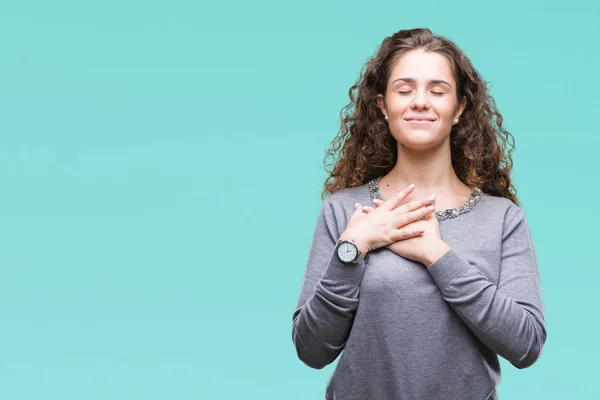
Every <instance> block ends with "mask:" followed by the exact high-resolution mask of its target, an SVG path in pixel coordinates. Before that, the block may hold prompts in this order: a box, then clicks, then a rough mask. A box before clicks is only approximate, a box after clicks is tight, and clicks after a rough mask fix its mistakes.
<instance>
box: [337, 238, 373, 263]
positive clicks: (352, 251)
mask: <svg viewBox="0 0 600 400" xmlns="http://www.w3.org/2000/svg"><path fill="white" fill-rule="evenodd" d="M334 251H335V254H336V256H337V258H338V259H339V260H340V261H341V262H343V263H344V264H350V265H356V264H359V263H360V262H361V261H363V260H365V259H366V258H367V257H368V253H361V252H360V251H359V250H358V247H356V243H354V241H352V240H338V242H337V244H336V245H335V248H334Z"/></svg>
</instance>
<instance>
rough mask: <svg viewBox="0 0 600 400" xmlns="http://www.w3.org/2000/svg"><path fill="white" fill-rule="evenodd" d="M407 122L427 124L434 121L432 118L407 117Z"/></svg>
mask: <svg viewBox="0 0 600 400" xmlns="http://www.w3.org/2000/svg"><path fill="white" fill-rule="evenodd" d="M405 121H406V122H408V123H409V124H411V125H427V124H432V123H433V122H434V121H432V120H430V119H414V118H411V119H405Z"/></svg>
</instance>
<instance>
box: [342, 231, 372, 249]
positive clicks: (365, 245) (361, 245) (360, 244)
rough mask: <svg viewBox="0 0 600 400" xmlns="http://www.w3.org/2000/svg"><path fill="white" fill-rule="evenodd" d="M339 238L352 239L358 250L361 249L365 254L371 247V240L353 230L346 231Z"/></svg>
mask: <svg viewBox="0 0 600 400" xmlns="http://www.w3.org/2000/svg"><path fill="white" fill-rule="evenodd" d="M339 240H352V241H353V242H354V244H356V247H357V248H358V251H360V252H361V253H363V254H366V253H368V252H369V251H370V249H371V247H370V245H369V242H368V241H367V240H366V239H365V238H364V237H361V236H360V235H358V234H356V233H354V232H352V231H344V232H343V233H342V234H341V235H340V239H339Z"/></svg>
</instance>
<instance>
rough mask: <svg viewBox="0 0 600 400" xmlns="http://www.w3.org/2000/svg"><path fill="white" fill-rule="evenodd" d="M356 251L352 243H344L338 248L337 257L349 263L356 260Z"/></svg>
mask: <svg viewBox="0 0 600 400" xmlns="http://www.w3.org/2000/svg"><path fill="white" fill-rule="evenodd" d="M357 254H358V250H357V249H356V246H355V245H354V244H353V243H349V242H344V243H342V244H340V247H338V256H339V257H340V260H342V261H344V262H350V261H352V260H354V259H355V258H356V255H357Z"/></svg>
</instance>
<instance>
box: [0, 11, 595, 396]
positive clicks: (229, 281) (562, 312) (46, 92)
mask: <svg viewBox="0 0 600 400" xmlns="http://www.w3.org/2000/svg"><path fill="white" fill-rule="evenodd" d="M597 4H598V3H597V2H591V1H589V2H585V1H569V2H564V1H563V2H548V1H543V2H542V1H528V2H522V1H519V2H517V1H504V2H502V3H501V4H496V5H488V4H484V3H483V2H479V1H462V2H448V1H441V0H436V1H429V2H426V3H414V2H412V3H409V2H397V1H374V2H370V3H367V2H364V1H360V2H359V1H331V2H317V1H301V2H300V1H297V2H280V1H260V2H251V3H250V2H242V1H237V2H222V3H218V2H210V3H209V2H197V1H183V0H177V1H168V2H167V1H163V2H143V1H132V0H127V1H114V0H109V1H102V2H100V1H96V2H80V1H74V0H72V1H66V0H56V1H52V2H42V1H2V2H1V3H0V110H1V111H0V326H1V328H0V398H2V399H11V400H12V399H111V400H112V399H148V400H149V399H284V398H285V399H319V398H323V393H324V388H325V385H326V383H327V380H328V378H329V376H330V374H331V372H332V371H333V368H334V366H335V363H334V364H332V365H330V366H328V367H326V368H325V369H324V370H312V369H310V368H308V367H307V366H305V365H304V364H302V363H301V361H300V360H298V358H297V357H296V354H295V350H294V347H293V344H292V339H291V327H292V313H293V310H294V307H295V303H296V300H297V296H298V293H299V290H300V285H301V280H302V276H303V273H304V266H305V262H306V258H307V256H308V250H309V244H310V240H311V236H312V232H313V229H314V224H315V222H316V217H317V212H318V210H319V207H320V204H321V200H320V197H319V193H320V190H321V186H322V183H323V180H324V179H325V177H326V174H325V172H324V171H323V167H322V161H323V155H324V150H325V148H326V147H327V145H328V143H329V142H330V140H331V139H332V138H333V137H334V135H335V134H336V133H337V130H338V128H339V125H338V124H339V111H340V109H341V108H342V107H343V106H344V105H345V104H346V103H347V102H348V97H347V91H348V89H349V87H350V86H351V85H352V84H353V83H354V81H355V79H356V78H357V76H358V73H359V72H360V70H361V68H362V67H363V65H364V63H365V62H366V61H367V59H368V58H369V57H370V56H371V55H372V54H373V53H374V52H375V51H376V48H377V46H378V45H379V44H380V43H381V41H382V40H383V38H384V37H386V36H389V35H391V34H393V33H394V32H396V31H397V30H399V29H402V28H414V27H423V26H426V27H429V28H430V29H432V30H433V31H434V32H435V33H439V34H442V35H446V36H448V37H450V38H451V39H454V40H455V41H456V42H457V43H458V44H459V46H461V47H462V48H463V49H464V50H465V52H466V53H467V55H468V56H469V57H470V58H471V59H472V61H473V63H474V65H475V66H476V68H477V69H478V70H479V71H480V72H481V74H482V75H483V77H484V78H485V79H486V80H488V81H490V82H492V84H493V88H492V93H493V95H494V96H495V98H496V101H497V104H498V107H499V109H500V111H501V112H502V113H503V115H504V117H505V123H506V126H507V127H508V128H509V129H510V130H511V132H512V133H513V135H514V137H515V139H516V144H517V151H516V152H515V153H514V161H515V169H514V175H513V177H514V180H515V184H516V186H517V188H518V195H519V198H520V200H521V201H522V207H523V209H524V210H525V212H526V214H527V217H528V221H529V223H530V227H531V229H532V234H533V237H534V242H535V245H536V251H537V253H538V259H539V264H540V271H541V279H542V286H543V295H544V300H545V306H546V313H547V329H548V340H547V342H546V346H545V348H544V351H543V354H542V357H541V358H540V359H539V361H538V362H537V363H536V364H534V365H533V366H532V367H530V368H528V369H524V370H517V369H516V368H514V367H512V366H511V365H510V364H508V363H507V362H506V361H505V360H503V359H502V360H501V362H502V367H503V380H502V383H501V384H500V386H499V393H500V395H501V398H503V399H534V398H535V399H542V398H543V399H565V398H570V399H598V398H600V388H599V387H598V385H597V372H598V369H597V365H598V361H597V359H598V357H599V356H600V350H598V346H597V340H598V337H599V325H600V323H599V322H598V305H599V303H600V302H599V301H598V289H597V287H598V282H599V280H600V272H599V270H598V262H597V249H598V244H597V239H598V235H597V233H596V231H597V226H598V223H599V222H600V221H599V217H598V213H597V212H596V207H597V206H596V201H597V200H598V194H599V193H600V191H599V189H598V186H597V182H598V178H597V174H598V172H599V168H598V164H597V161H598V155H597V153H598V146H599V145H600V132H599V130H598V121H597V117H598V114H599V111H598V95H599V93H600V79H599V77H598V71H599V70H600V53H599V52H598V39H600V24H599V23H598V20H599V19H600V18H599V17H600V12H599V9H598V5H597ZM594 176H596V178H594Z"/></svg>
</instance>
